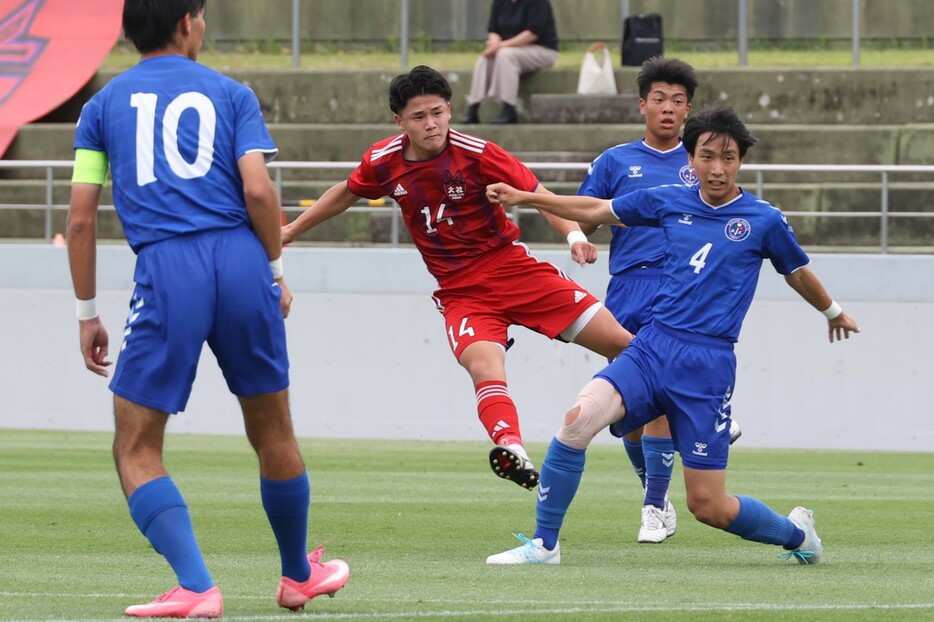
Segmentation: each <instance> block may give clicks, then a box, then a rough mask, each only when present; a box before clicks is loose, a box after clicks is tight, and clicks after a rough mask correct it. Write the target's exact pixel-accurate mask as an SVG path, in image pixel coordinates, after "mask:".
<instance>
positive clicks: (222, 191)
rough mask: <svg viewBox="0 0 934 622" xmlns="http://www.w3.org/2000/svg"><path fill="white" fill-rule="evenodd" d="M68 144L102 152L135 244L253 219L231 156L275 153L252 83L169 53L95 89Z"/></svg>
mask: <svg viewBox="0 0 934 622" xmlns="http://www.w3.org/2000/svg"><path fill="white" fill-rule="evenodd" d="M74 146H75V148H76V149H90V150H93V151H103V152H105V153H106V154H107V156H108V158H109V160H110V168H111V176H112V178H113V187H114V205H115V206H116V208H117V214H118V216H119V217H120V221H121V223H122V224H123V230H124V233H125V234H126V237H127V241H128V242H129V244H130V246H131V247H132V248H133V250H134V251H135V252H138V251H139V249H140V248H141V247H143V246H145V245H146V244H150V243H152V242H157V241H159V240H164V239H167V238H170V237H173V236H177V235H182V234H186V233H192V232H197V231H206V230H211V229H224V228H232V227H236V226H239V225H244V224H246V225H249V222H250V221H249V217H248V215H247V211H246V203H245V202H244V198H243V182H242V179H241V177H240V172H239V169H238V168H237V161H238V160H239V159H240V158H241V157H242V156H243V155H245V154H247V153H250V152H254V151H259V152H262V153H264V154H266V155H267V159H271V158H272V157H274V155H275V154H276V152H277V149H276V146H275V143H274V142H273V140H272V138H271V137H270V136H269V132H268V130H267V129H266V125H265V123H264V121H263V117H262V114H261V113H260V109H259V103H258V101H257V99H256V96H255V95H254V94H253V92H252V91H251V90H250V89H249V88H247V87H246V86H244V85H242V84H240V83H238V82H236V81H234V80H232V79H230V78H227V77H225V76H223V75H221V74H219V73H217V72H216V71H213V70H211V69H208V68H206V67H204V66H202V65H199V64H198V63H196V62H194V61H191V60H189V59H187V58H183V57H181V56H175V55H168V56H157V57H154V58H149V59H145V60H143V61H141V62H140V63H139V64H138V65H136V66H135V67H133V68H132V69H129V70H128V71H126V72H124V73H123V74H121V75H119V76H117V77H116V78H114V79H113V80H111V81H110V82H109V83H108V84H107V85H106V86H105V87H104V88H103V89H101V91H100V92H98V93H97V94H96V95H95V96H94V97H93V98H92V99H91V100H90V101H89V102H88V103H87V104H86V105H85V107H84V109H83V110H82V111H81V118H80V119H79V121H78V127H77V130H76V133H75V145H74Z"/></svg>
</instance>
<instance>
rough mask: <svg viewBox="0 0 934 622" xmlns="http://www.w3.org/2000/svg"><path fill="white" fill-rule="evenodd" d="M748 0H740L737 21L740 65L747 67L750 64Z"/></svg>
mask: <svg viewBox="0 0 934 622" xmlns="http://www.w3.org/2000/svg"><path fill="white" fill-rule="evenodd" d="M746 6H747V5H746V0H739V11H738V15H737V22H738V25H739V28H738V29H737V30H738V34H739V42H738V46H737V47H738V48H739V66H740V67H745V66H746V65H748V64H749V31H748V30H747V28H746V21H747V19H746Z"/></svg>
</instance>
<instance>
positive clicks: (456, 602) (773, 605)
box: [0, 430, 934, 622]
mask: <svg viewBox="0 0 934 622" xmlns="http://www.w3.org/2000/svg"><path fill="white" fill-rule="evenodd" d="M110 442H111V438H110V435H109V434H104V433H79V432H47V431H24V430H0V619H2V620H20V621H32V620H120V619H125V618H123V617H122V611H123V608H124V607H126V606H127V605H129V604H133V603H136V602H144V601H147V600H150V599H151V598H152V597H154V596H155V595H157V594H158V593H161V592H162V591H165V590H167V589H169V588H171V587H174V584H175V583H174V575H173V574H172V573H171V571H170V570H169V568H168V566H167V564H166V563H165V561H164V560H163V559H162V558H161V557H160V556H158V555H156V554H155V553H154V552H153V551H152V550H150V548H149V545H148V543H147V542H146V540H145V539H144V538H143V537H142V536H141V535H140V534H139V532H138V531H137V529H136V527H135V526H134V525H133V523H132V521H131V519H130V517H129V514H128V512H127V509H126V505H125V503H124V500H123V498H122V495H121V493H120V489H119V486H118V483H117V477H116V474H115V472H114V467H113V465H112V462H111V456H110ZM301 444H302V449H303V452H304V454H305V458H306V461H307V463H308V467H309V472H310V474H311V479H312V506H311V520H310V527H309V545H310V546H314V545H316V544H319V543H324V544H325V546H326V557H328V558H330V557H338V556H339V557H342V558H343V559H346V560H347V561H348V562H349V563H350V567H351V578H350V581H349V583H348V584H347V587H346V588H344V589H343V590H342V591H340V592H339V593H338V594H337V596H336V597H335V598H333V599H330V598H327V597H319V598H317V599H315V600H313V601H311V602H310V603H309V604H308V606H307V607H306V608H305V610H304V612H302V613H299V614H293V613H291V612H288V611H285V610H282V609H279V608H278V607H277V605H276V603H275V588H276V584H277V581H278V578H279V567H278V564H279V562H278V554H277V553H276V550H275V544H274V541H273V537H272V534H271V532H270V530H269V527H268V525H267V523H266V520H265V515H264V514H263V510H262V507H261V504H260V500H259V482H258V474H257V471H256V459H255V456H254V455H253V453H252V451H251V450H250V448H249V446H248V445H247V443H246V440H245V439H243V438H240V437H216V436H194V435H174V436H173V435H169V437H168V439H167V443H166V458H167V460H166V462H167V465H168V467H169V469H170V471H171V473H172V476H173V478H174V479H175V480H176V482H177V483H178V485H179V487H180V488H181V490H182V492H183V494H185V496H186V499H187V501H188V503H189V506H190V508H191V512H192V516H193V518H194V522H195V529H196V532H197V534H198V537H199V541H200V543H201V546H202V548H203V549H204V552H205V556H206V558H207V561H208V565H209V567H210V568H211V571H212V573H213V575H214V579H215V580H216V581H217V583H218V584H219V585H220V587H221V590H222V591H223V594H224V601H225V602H224V604H225V616H224V617H225V619H227V620H250V621H261V620H280V619H282V620H296V619H304V618H308V619H314V620H445V621H449V620H488V619H490V620H496V621H497V622H506V621H511V620H515V621H521V622H534V621H537V620H562V621H563V620H692V621H693V620H699V621H714V620H821V621H837V620H839V621H843V620H846V621H848V622H849V621H852V620H893V619H897V620H922V619H924V620H934V454H924V453H914V454H910V453H890V452H886V453H882V452H854V451H786V450H761V449H751V448H743V447H741V446H740V447H738V448H735V449H734V451H733V455H732V456H731V461H730V476H729V488H730V490H731V491H732V492H738V493H743V494H750V495H754V496H756V497H759V498H760V499H762V500H764V501H765V502H767V503H769V504H770V505H772V506H773V507H774V508H776V509H777V510H779V511H781V512H788V511H789V510H790V509H791V508H792V507H793V506H795V505H798V504H802V505H806V506H808V507H811V508H813V509H814V510H815V515H816V517H817V527H818V532H819V533H820V535H821V537H822V539H823V541H824V545H825V560H826V563H825V564H822V565H820V566H814V567H806V566H799V565H798V564H796V563H794V562H792V561H782V560H779V559H778V558H777V557H776V556H777V554H778V553H781V552H782V551H781V550H780V549H779V547H774V546H766V545H760V544H754V543H750V542H744V541H742V540H740V539H739V538H736V537H734V536H731V535H729V534H727V533H725V532H721V531H718V530H714V529H711V528H709V527H705V526H703V525H701V524H699V523H697V522H696V521H695V520H694V519H693V518H692V517H691V516H690V514H689V513H688V512H687V510H686V509H685V507H684V487H683V484H682V482H681V480H680V469H676V472H675V480H674V482H673V484H672V489H671V496H672V499H673V501H674V503H675V505H676V507H677V508H678V511H679V524H678V532H677V534H676V535H675V536H674V537H672V538H671V539H670V540H668V541H667V542H665V543H664V544H661V545H648V544H637V543H636V541H635V536H636V531H637V530H638V522H639V515H640V514H639V509H640V508H639V506H640V493H641V491H640V490H639V487H638V482H637V480H636V478H635V475H634V474H633V473H632V472H631V469H630V467H629V463H628V461H627V460H626V457H625V455H624V452H623V450H622V448H621V447H617V446H615V445H604V444H599V445H596V446H594V447H592V448H591V449H590V450H589V451H588V466H587V471H586V472H585V474H584V479H583V482H582V484H581V488H580V491H579V493H578V495H577V499H576V501H575V503H574V505H573V506H572V507H571V511H570V513H569V515H568V518H567V521H566V523H565V527H564V529H563V531H562V537H561V545H562V563H561V565H559V566H534V567H487V566H486V565H485V563H484V561H485V558H486V556H487V555H489V554H491V553H497V552H500V551H502V550H505V549H506V548H511V547H513V546H515V545H516V544H518V543H517V541H516V540H515V539H513V537H512V536H511V533H512V532H517V533H520V532H521V533H525V534H526V535H531V533H532V531H533V529H534V511H535V499H534V494H532V493H529V492H527V491H524V490H521V489H520V488H518V487H517V486H514V485H513V484H510V483H509V482H505V481H502V480H499V479H497V478H496V477H495V476H494V475H493V474H492V473H491V472H490V470H489V467H488V465H487V462H486V453H487V446H486V445H485V444H483V443H478V442H443V443H438V442H402V441H392V442H388V441H350V440H336V441H335V440H312V439H302V441H301ZM544 449H545V448H544V446H543V445H532V446H530V450H531V453H532V457H533V459H534V460H536V461H537V462H541V457H542V455H543V453H544Z"/></svg>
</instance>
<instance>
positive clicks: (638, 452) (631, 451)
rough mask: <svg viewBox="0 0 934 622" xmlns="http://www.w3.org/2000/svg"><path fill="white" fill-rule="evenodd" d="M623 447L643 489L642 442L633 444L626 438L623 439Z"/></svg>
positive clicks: (643, 456)
mask: <svg viewBox="0 0 934 622" xmlns="http://www.w3.org/2000/svg"><path fill="white" fill-rule="evenodd" d="M623 447H625V448H626V455H627V456H629V461H630V462H631V463H632V468H633V470H634V471H635V472H636V475H638V476H639V481H641V482H642V487H643V488H645V454H644V453H643V451H642V441H639V442H638V443H633V442H632V441H630V440H629V439H628V438H625V437H624V438H623Z"/></svg>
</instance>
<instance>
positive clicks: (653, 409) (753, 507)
mask: <svg viewBox="0 0 934 622" xmlns="http://www.w3.org/2000/svg"><path fill="white" fill-rule="evenodd" d="M683 140H684V146H685V148H686V149H687V151H688V154H689V156H690V163H691V165H692V166H693V167H694V170H695V173H696V174H697V178H698V182H699V184H698V185H696V186H685V185H683V184H673V185H668V186H660V187H657V188H651V189H646V190H637V191H635V192H631V193H629V194H626V195H624V196H621V197H616V198H614V199H612V200H601V199H595V198H589V197H565V196H549V195H532V194H531V193H527V192H519V191H517V190H515V189H514V188H512V187H510V186H508V185H506V184H494V185H492V186H490V187H489V188H488V189H487V194H488V196H489V197H490V199H491V200H494V199H495V200H498V201H500V202H502V203H505V204H520V203H521V204H525V205H530V206H534V207H537V208H540V209H543V210H545V211H549V212H552V213H553V214H556V215H558V216H561V217H562V218H567V219H569V220H576V221H578V222H587V223H591V224H614V223H616V224H618V223H623V224H625V225H628V226H650V227H658V228H660V229H661V230H662V231H663V232H664V233H665V236H666V239H667V242H668V246H667V251H666V256H665V264H664V268H663V279H662V284H661V287H660V289H659V293H658V297H657V298H656V301H655V307H654V313H655V317H654V320H653V321H652V323H651V324H650V325H649V326H647V327H645V328H644V329H643V330H642V331H640V332H639V334H638V336H637V337H636V338H635V339H634V340H633V342H632V345H630V346H629V348H627V349H626V350H624V351H623V353H622V354H620V356H618V357H617V358H616V359H615V360H614V361H613V362H612V363H610V364H609V365H608V366H607V367H606V368H605V369H604V370H603V371H601V372H600V373H598V374H597V375H596V376H595V377H594V379H593V380H591V381H590V383H588V384H587V386H585V387H584V389H583V390H582V391H581V392H580V394H579V395H578V397H577V400H576V402H575V404H574V405H573V406H572V407H571V409H570V410H569V411H568V412H567V414H566V415H565V418H564V423H563V425H562V426H561V428H560V429H559V430H558V433H557V434H556V435H555V438H554V439H553V440H552V442H551V445H550V447H549V449H548V453H547V455H546V456H545V462H544V464H543V466H542V470H541V479H540V481H539V494H538V503H537V506H536V529H535V534H534V537H533V538H531V539H530V538H526V537H525V536H520V540H522V541H523V542H524V544H522V545H521V546H519V547H516V548H514V549H510V550H508V551H505V552H503V553H499V554H496V555H491V556H490V557H489V558H487V563H489V564H557V563H560V561H561V553H560V546H559V543H558V533H559V530H560V529H561V526H562V523H563V522H564V516H565V514H566V512H567V509H568V507H569V506H570V504H571V501H572V500H573V499H574V495H575V493H576V491H577V487H578V485H579V483H580V479H581V475H582V474H583V470H584V456H585V452H586V449H587V446H588V445H589V444H590V442H591V441H592V440H593V438H594V437H595V436H596V435H597V433H599V432H600V431H601V430H603V429H604V428H606V427H607V426H609V425H610V424H613V423H616V422H617V421H622V424H623V431H624V432H628V431H630V430H633V429H635V428H637V427H638V426H640V425H644V424H645V423H646V422H648V421H651V420H652V419H654V418H655V417H657V416H658V415H659V414H660V413H663V412H664V413H666V414H667V416H668V420H669V424H670V426H671V432H672V436H673V437H674V442H675V446H676V448H677V449H678V451H679V452H680V454H681V461H682V464H683V465H684V483H685V489H686V492H687V505H688V509H689V510H690V511H691V513H692V514H694V516H695V518H697V519H698V520H699V521H701V522H702V523H706V524H708V525H710V526H712V527H717V528H719V529H723V530H725V531H728V532H729V533H732V534H736V535H738V536H740V537H741V538H744V539H746V540H752V541H755V542H763V543H768V544H777V545H780V546H782V547H784V548H785V549H786V550H787V551H788V553H787V554H786V555H785V556H786V557H794V558H796V559H797V560H798V562H799V563H802V564H817V563H820V562H821V559H822V556H823V546H822V544H821V541H820V538H819V537H818V535H817V532H816V530H815V527H814V525H815V520H814V515H813V512H812V511H811V510H809V509H806V508H804V507H801V506H798V507H796V508H794V509H793V510H791V513H790V514H789V515H788V517H785V516H782V515H780V514H778V513H777V512H775V511H774V510H772V508H770V507H769V506H767V505H766V504H764V503H762V502H761V501H759V500H758V499H755V498H752V497H747V496H741V495H731V494H728V493H727V491H726V466H727V457H728V455H729V446H730V433H729V424H730V398H731V396H732V394H733V388H734V381H735V377H736V357H735V355H734V352H733V344H734V343H735V342H736V341H737V339H738V338H739V330H740V326H741V325H742V322H743V319H744V317H745V316H746V312H747V311H748V309H749V305H750V304H751V303H752V298H753V294H754V293H755V289H756V285H757V282H758V277H759V270H760V268H761V266H762V262H763V261H764V260H765V259H768V260H769V261H770V262H771V263H772V266H773V267H774V268H775V269H776V270H777V271H778V272H779V273H780V274H783V275H785V280H786V281H787V282H788V284H789V285H790V286H791V287H792V288H793V289H794V290H795V291H796V292H798V294H799V295H800V296H801V297H802V298H804V300H806V301H807V302H808V303H810V304H811V305H812V306H813V307H815V308H816V309H818V310H820V311H821V312H823V314H824V315H825V316H826V317H827V319H828V322H829V326H828V332H829V336H830V341H831V342H833V341H834V339H835V338H836V339H838V340H839V339H842V338H849V334H850V333H851V332H859V327H858V326H857V324H856V322H855V321H854V320H853V319H852V318H850V317H849V316H848V315H847V314H846V313H844V312H843V310H842V309H841V307H840V305H839V304H838V303H836V302H834V301H833V300H832V299H831V297H830V296H829V295H828V294H827V292H826V291H825V289H824V287H823V285H821V283H820V281H819V280H818V279H817V277H816V276H815V275H814V273H813V272H812V271H811V270H810V269H809V268H808V267H807V264H808V262H809V259H808V256H807V254H805V252H804V251H803V250H802V249H801V247H800V246H799V245H798V242H797V240H796V239H795V237H794V234H793V233H792V231H791V227H790V226H789V225H788V223H787V221H786V220H785V217H784V216H783V215H782V213H781V212H780V211H779V210H778V209H776V208H774V207H773V206H771V205H770V204H768V203H767V202H765V201H762V200H761V199H759V198H757V197H755V196H753V195H752V194H749V193H747V192H745V191H744V190H742V189H741V188H740V187H739V186H738V185H737V184H736V175H737V173H738V172H739V168H740V165H741V163H742V160H743V157H744V156H745V155H746V151H747V150H748V148H749V147H750V146H751V145H752V144H753V143H754V142H755V138H753V137H752V135H751V134H750V133H749V131H748V130H747V129H746V127H745V126H744V125H743V123H742V121H741V120H740V119H739V117H738V116H737V115H736V113H735V112H733V110H731V109H729V108H711V109H708V110H705V111H704V112H703V113H701V114H700V115H698V116H697V117H694V118H691V119H689V120H688V121H687V123H686V124H685V129H684V139H683Z"/></svg>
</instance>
